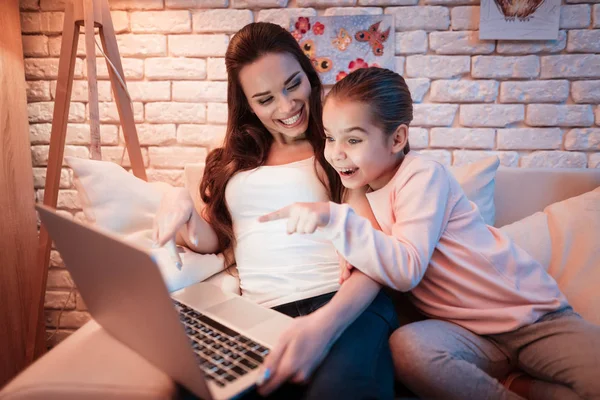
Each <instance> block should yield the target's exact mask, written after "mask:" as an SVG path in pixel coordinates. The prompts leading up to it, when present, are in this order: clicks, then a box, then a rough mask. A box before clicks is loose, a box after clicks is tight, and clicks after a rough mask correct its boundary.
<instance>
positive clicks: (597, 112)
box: [594, 106, 600, 125]
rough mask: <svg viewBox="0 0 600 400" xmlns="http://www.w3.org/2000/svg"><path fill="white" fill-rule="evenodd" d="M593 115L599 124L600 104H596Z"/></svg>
mask: <svg viewBox="0 0 600 400" xmlns="http://www.w3.org/2000/svg"><path fill="white" fill-rule="evenodd" d="M594 115H595V116H596V125H600V106H596V110H595V111H594Z"/></svg>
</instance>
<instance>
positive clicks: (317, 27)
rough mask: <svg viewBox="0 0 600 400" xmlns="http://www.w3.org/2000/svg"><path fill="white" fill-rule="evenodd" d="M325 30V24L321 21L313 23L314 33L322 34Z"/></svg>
mask: <svg viewBox="0 0 600 400" xmlns="http://www.w3.org/2000/svg"><path fill="white" fill-rule="evenodd" d="M323 32H325V25H323V24H322V23H320V22H317V23H315V24H314V25H313V33H314V34H315V35H322V34H323Z"/></svg>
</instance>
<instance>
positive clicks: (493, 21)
mask: <svg viewBox="0 0 600 400" xmlns="http://www.w3.org/2000/svg"><path fill="white" fill-rule="evenodd" d="M559 18H560V0H481V10H480V19H479V38H480V39H507V40H556V39H557V38H558V21H559Z"/></svg>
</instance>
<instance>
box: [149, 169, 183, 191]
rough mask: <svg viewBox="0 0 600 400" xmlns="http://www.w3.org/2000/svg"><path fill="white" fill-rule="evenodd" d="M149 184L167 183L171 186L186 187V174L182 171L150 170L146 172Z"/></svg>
mask: <svg viewBox="0 0 600 400" xmlns="http://www.w3.org/2000/svg"><path fill="white" fill-rule="evenodd" d="M146 175H147V176H148V182H165V183H168V184H169V185H171V186H177V187H183V186H185V174H184V172H183V170H181V169H153V168H151V169H149V170H147V171H146Z"/></svg>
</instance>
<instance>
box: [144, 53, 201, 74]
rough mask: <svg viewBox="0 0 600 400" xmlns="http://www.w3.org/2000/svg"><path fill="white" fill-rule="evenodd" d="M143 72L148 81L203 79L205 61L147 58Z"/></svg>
mask: <svg viewBox="0 0 600 400" xmlns="http://www.w3.org/2000/svg"><path fill="white" fill-rule="evenodd" d="M145 71H146V78H148V79H205V78H206V61H205V60H200V59H195V58H169V57H164V58H149V59H147V60H146V68H145Z"/></svg>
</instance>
